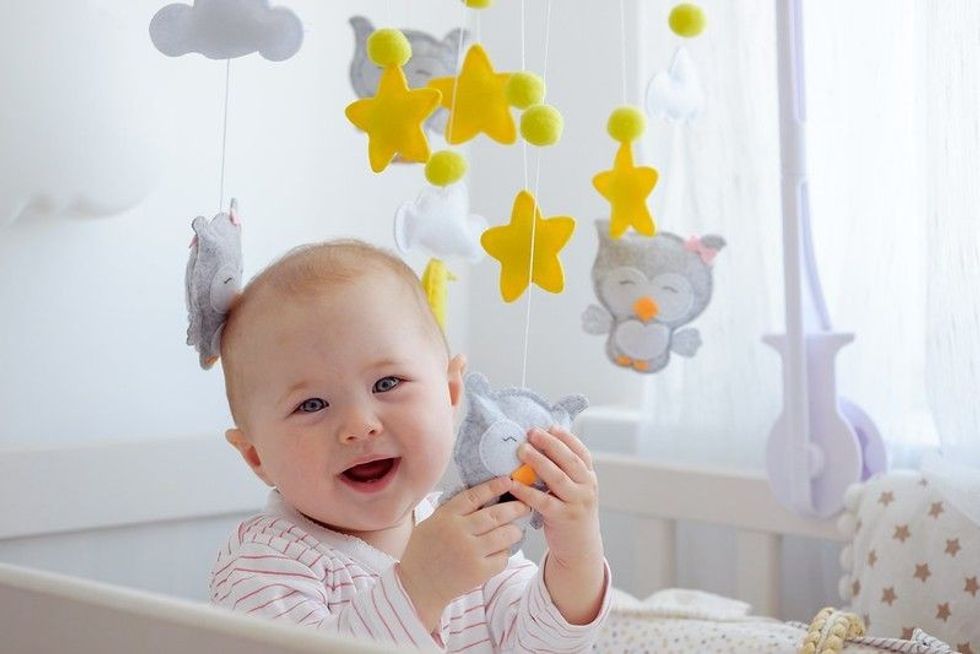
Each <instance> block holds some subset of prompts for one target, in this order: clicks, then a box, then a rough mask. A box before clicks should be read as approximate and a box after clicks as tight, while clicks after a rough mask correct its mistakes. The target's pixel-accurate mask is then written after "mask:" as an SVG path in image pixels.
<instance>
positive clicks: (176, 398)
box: [0, 0, 465, 452]
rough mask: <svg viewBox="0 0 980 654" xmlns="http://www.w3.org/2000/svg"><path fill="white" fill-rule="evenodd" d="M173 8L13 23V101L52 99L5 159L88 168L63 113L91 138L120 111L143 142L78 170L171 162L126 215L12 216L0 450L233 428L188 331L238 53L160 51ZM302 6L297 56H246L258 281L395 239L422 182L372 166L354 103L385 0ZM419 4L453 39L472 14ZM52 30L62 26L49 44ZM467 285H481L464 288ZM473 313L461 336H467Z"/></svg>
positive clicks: (396, 169) (240, 79)
mask: <svg viewBox="0 0 980 654" xmlns="http://www.w3.org/2000/svg"><path fill="white" fill-rule="evenodd" d="M163 4H164V3H163V2H161V1H158V0H140V1H134V2H125V3H121V2H112V3H109V2H104V1H101V0H85V1H84V2H72V3H15V4H14V5H12V6H11V7H9V8H8V9H7V10H6V11H5V13H4V20H3V21H0V44H2V46H0V47H3V48H4V54H5V55H9V56H4V65H3V67H0V86H2V87H3V88H4V92H3V93H4V97H5V98H7V100H6V101H5V104H6V103H7V102H10V101H11V100H14V101H16V100H15V99H17V98H26V99H25V100H24V101H25V102H29V103H30V106H31V107H33V108H34V111H32V112H31V113H29V114H28V113H27V112H24V113H22V114H18V115H17V116H16V118H17V119H18V120H20V121H22V122H21V123H20V124H19V125H16V126H14V125H11V124H9V123H8V124H7V125H5V127H4V129H3V130H0V135H3V136H4V141H0V150H2V151H4V152H5V154H4V155H3V157H2V160H3V162H4V164H5V165H4V168H6V167H7V166H17V165H18V164H20V163H22V162H23V161H24V160H25V159H27V158H28V157H27V155H26V154H18V152H11V151H10V146H11V145H12V144H14V145H16V144H18V143H19V141H18V140H15V138H14V137H17V136H18V135H19V134H23V133H25V132H31V133H34V134H36V135H37V138H38V139H39V141H37V142H35V144H34V145H35V146H36V147H39V148H43V149H44V150H45V151H46V152H47V153H48V154H49V157H47V158H46V159H45V161H46V162H47V166H48V167H49V169H48V170H47V171H44V170H41V171H36V172H35V173H34V175H33V176H31V175H25V177H26V178H27V179H28V181H30V180H32V179H33V180H40V181H38V183H39V184H40V183H41V181H43V180H44V179H48V178H50V177H52V176H53V175H56V174H57V172H58V171H62V170H65V169H66V168H67V169H70V168H71V164H74V161H67V162H66V161H65V160H67V159H71V158H72V157H77V156H80V155H79V153H78V152H77V148H76V147H75V143H74V142H69V141H68V140H64V141H60V142H54V143H52V142H48V141H47V140H46V139H45V135H46V134H52V133H55V134H60V132H59V131H58V129H57V128H56V127H55V125H56V123H55V122H53V121H56V120H60V119H69V118H70V120H72V121H74V126H73V130H72V132H71V133H72V134H75V135H76V136H77V138H78V139H82V140H84V134H85V131H86V130H89V131H92V130H95V129H96V128H98V129H104V124H103V122H102V119H101V116H102V114H104V113H109V114H110V115H112V116H114V117H115V118H117V119H118V120H119V124H118V129H119V130H120V131H121V132H123V133H124V134H125V138H124V139H120V141H119V142H118V143H115V142H114V143H111V144H107V143H101V144H99V143H96V144H94V146H93V148H92V149H90V150H88V151H86V152H85V153H84V154H85V156H86V157H87V160H86V161H85V162H84V165H83V166H76V168H80V169H81V170H84V169H85V168H86V167H107V168H108V169H109V170H114V171H115V172H120V171H122V170H123V167H121V166H119V165H118V164H117V163H116V159H115V158H114V157H115V156H117V155H118V156H123V157H124V160H125V162H127V164H128V165H129V166H131V165H132V164H131V163H130V162H140V161H150V162H152V163H153V165H147V166H146V168H147V170H146V171H143V172H141V174H140V175H139V176H138V180H139V181H140V182H141V183H143V184H145V185H146V186H147V187H148V188H149V189H150V191H149V194H148V195H147V196H146V197H145V198H144V199H143V200H142V201H141V202H140V203H139V204H138V205H137V206H135V207H134V208H132V209H130V210H128V211H125V212H124V213H122V214H119V215H115V216H112V217H109V218H78V217H74V218H73V217H66V216H56V217H40V218H39V217H37V216H33V217H32V216H27V217H23V218H21V220H19V221H18V222H16V223H14V224H13V225H11V226H9V227H6V228H0V307H2V310H0V315H2V316H3V327H2V328H0V446H2V445H13V444H21V443H24V444H26V443H60V442H76V441H85V440H93V439H133V438H149V437H152V436H157V435H167V434H178V435H179V434H188V433H201V432H209V431H210V432H214V433H215V435H216V437H220V436H219V435H220V433H221V431H222V430H223V429H224V428H226V427H227V426H229V420H230V418H229V415H228V412H227V409H226V406H225V400H224V388H223V383H222V379H221V372H220V371H219V370H217V369H212V370H211V371H208V372H204V371H202V370H200V368H199V367H198V365H197V356H196V353H195V352H194V350H193V349H192V348H190V347H188V346H187V345H185V344H184V341H185V338H186V327H187V315H186V310H185V305H184V290H183V276H184V267H185V265H186V261H187V259H186V257H187V247H188V244H189V242H190V239H191V236H192V232H191V229H190V222H191V220H192V219H193V218H194V217H195V216H196V215H199V214H203V215H206V216H208V217H210V216H212V215H213V214H214V213H215V212H216V211H217V209H218V195H219V170H220V146H221V118H222V108H223V107H222V102H223V98H224V76H225V65H224V62H215V61H211V60H208V59H205V58H203V57H201V56H199V55H187V56H184V57H180V58H176V59H170V58H167V57H164V56H163V55H161V54H160V53H158V52H157V51H156V50H155V49H154V48H153V46H152V44H151V42H150V39H149V36H148V34H147V26H148V24H149V21H150V18H151V17H152V15H153V13H154V12H155V11H156V10H157V9H159V8H160V7H161V6H162V5H163ZM288 4H289V6H290V7H291V8H292V9H293V10H294V11H295V12H296V13H297V14H298V15H299V16H300V17H301V18H302V20H303V21H304V25H305V29H306V35H305V39H304V43H303V47H302V49H301V50H300V51H299V53H298V54H297V55H296V56H295V57H293V58H292V59H290V60H288V61H285V62H281V63H270V62H267V61H266V60H265V59H262V58H261V57H259V56H258V55H251V56H248V57H245V58H241V59H236V60H234V61H232V64H231V93H230V101H229V111H228V116H229V124H228V150H227V168H226V182H225V197H226V202H227V198H228V197H229V196H232V195H233V196H235V197H237V198H238V199H239V203H240V208H241V215H242V219H243V221H244V232H243V248H244V252H245V274H246V278H248V277H251V275H253V274H254V273H255V272H257V271H258V270H259V269H261V267H263V266H264V265H266V264H267V263H269V262H270V261H271V260H272V259H273V258H274V257H276V256H278V255H279V254H281V253H282V252H284V251H285V250H287V249H288V248H290V247H292V246H294V245H297V244H299V243H302V242H307V241H313V240H320V239H325V238H331V237H337V236H354V237H358V238H363V239H366V240H368V241H371V242H373V243H377V244H381V245H385V246H388V247H393V241H392V237H391V231H392V228H391V224H392V223H391V221H392V216H393V213H394V210H395V208H396V207H397V205H398V204H399V203H401V202H402V201H404V200H407V199H413V198H414V197H415V195H416V193H417V192H418V190H419V188H420V187H421V186H422V185H423V184H424V179H423V176H422V173H421V170H420V167H419V166H398V165H395V166H392V167H390V168H389V170H388V171H386V172H385V173H384V174H383V175H380V176H376V175H374V174H373V173H371V172H370V170H369V168H368V165H367V145H366V139H365V138H364V136H363V135H362V134H359V133H357V132H356V131H355V130H354V128H353V127H352V126H351V125H350V124H349V123H348V122H347V121H346V119H345V118H344V115H343V109H344V107H345V105H346V104H347V103H348V102H350V101H351V100H352V99H353V97H354V96H353V91H352V89H351V87H350V84H349V81H348V77H347V75H348V66H349V63H350V58H351V53H352V50H353V36H352V30H351V28H350V26H349V25H348V23H347V20H348V18H349V17H350V16H351V15H353V14H355V13H359V12H360V13H365V14H366V15H368V17H369V18H371V19H372V20H373V21H374V22H375V23H376V24H379V23H382V24H383V23H384V22H385V21H386V20H387V15H388V14H387V11H386V9H385V5H384V4H383V3H381V2H372V3H364V2H353V1H350V2H339V1H337V0H331V1H330V2H322V1H319V0H306V1H303V0H296V1H292V2H289V3H288ZM414 4H415V6H414V7H413V8H412V9H411V12H410V13H411V16H410V18H411V21H412V23H413V25H414V26H417V27H420V28H422V29H426V30H429V31H431V32H433V33H435V34H438V35H442V34H444V33H445V32H446V31H448V30H449V29H450V28H451V27H452V26H453V25H454V24H455V22H456V21H457V20H458V18H457V16H456V14H455V13H454V12H451V11H447V9H448V8H453V9H455V7H454V6H453V2H451V0H442V1H440V2H429V3H424V4H423V3H414ZM407 18H409V14H408V11H406V10H405V8H404V7H401V6H398V7H396V8H395V9H394V10H393V11H392V19H393V20H394V21H395V22H398V21H399V20H405V19H407ZM37 34H46V35H48V37H47V38H46V39H45V40H43V42H42V43H41V45H40V46H37V45H34V41H35V40H36V35H37ZM52 49H53V50H52ZM90 50H97V51H96V52H95V53H92V52H90ZM78 79H81V80H83V81H82V82H81V83H79V82H78ZM85 80H89V81H85ZM92 85H95V86H96V87H97V88H98V89H99V93H100V95H99V98H89V100H91V101H90V102H88V101H87V102H80V101H79V99H78V97H77V94H76V95H73V94H72V93H68V94H67V95H66V94H65V90H66V89H68V90H69V91H71V90H75V89H85V88H88V87H90V86H92ZM98 99H101V100H102V101H103V104H101V105H100V104H99V103H98V102H97V100H98ZM66 105H67V106H69V107H74V110H73V111H67V112H66V111H64V107H65V106H66ZM86 112H88V113H86ZM5 116H6V114H5ZM75 130H77V132H76V131H75ZM5 146H6V147H5ZM119 148H122V154H119V152H120V150H119ZM52 169H53V171H54V172H52ZM18 170H19V168H18ZM154 170H155V171H156V173H155V174H154ZM5 174H6V173H5ZM76 174H80V173H78V172H77V171H76ZM120 174H121V172H120ZM69 181H71V180H69ZM66 183H67V182H66ZM2 188H3V187H0V189H2ZM11 193H13V191H11V190H9V189H8V196H7V197H6V198H5V199H4V201H0V208H4V207H5V206H6V205H5V202H7V201H8V200H9V198H10V194H11ZM110 195H111V193H110ZM0 222H2V221H0ZM412 263H413V264H414V265H415V266H416V268H417V269H418V268H419V266H420V265H421V264H422V263H423V262H421V261H416V260H413V261H412ZM453 290H454V293H456V294H457V296H458V297H464V296H465V283H460V284H458V285H457V286H456V287H454V289H453ZM459 308H460V307H458V305H457V307H453V308H452V311H453V319H452V320H451V323H452V327H451V331H450V336H451V339H452V340H453V342H454V343H455V344H460V347H461V346H462V343H463V342H464V340H465V321H464V316H463V315H462V314H461V313H460V311H459ZM229 452H230V450H229Z"/></svg>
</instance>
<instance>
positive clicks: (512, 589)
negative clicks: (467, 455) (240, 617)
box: [211, 491, 610, 654]
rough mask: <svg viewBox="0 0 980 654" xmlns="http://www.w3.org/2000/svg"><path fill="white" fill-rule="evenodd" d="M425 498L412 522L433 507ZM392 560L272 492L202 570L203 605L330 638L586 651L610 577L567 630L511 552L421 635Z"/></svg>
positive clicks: (533, 574)
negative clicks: (207, 592) (206, 585)
mask: <svg viewBox="0 0 980 654" xmlns="http://www.w3.org/2000/svg"><path fill="white" fill-rule="evenodd" d="M432 497H433V496H431V495H430V496H429V498H426V499H425V500H423V502H422V503H421V504H420V505H419V506H418V507H417V508H416V509H415V519H416V522H418V521H419V520H423V519H425V518H426V517H428V516H429V515H430V514H431V513H432V510H433V505H432V502H431V501H430V498H432ZM395 563H396V560H395V559H393V558H392V557H390V556H389V555H387V554H385V553H384V552H382V551H380V550H378V549H375V548H374V547H372V546H370V545H368V544H367V543H366V542H364V541H363V540H361V539H359V538H355V537H352V536H347V535H345V534H340V533H338V532H335V531H332V530H329V529H325V528H323V527H321V526H320V525H317V524H316V523H314V522H312V521H310V520H309V519H307V518H306V517H305V516H303V515H302V514H300V513H299V512H298V511H296V510H295V509H293V508H292V507H291V506H289V505H287V504H286V503H285V502H284V501H283V499H282V496H281V495H280V494H279V493H278V491H272V493H271V494H270V496H269V503H268V505H267V506H266V509H265V511H263V512H262V513H260V514H259V515H257V516H254V517H252V518H249V519H248V520H245V521H244V522H242V523H241V524H240V525H239V526H238V528H237V529H236V530H235V531H234V532H233V533H232V535H231V537H230V538H229V539H228V544H227V546H226V547H224V548H222V550H221V551H220V552H219V554H218V558H217V561H215V564H214V567H213V568H212V571H211V602H212V603H213V604H217V605H219V606H225V607H228V608H231V609H233V610H235V611H241V612H244V613H250V614H252V615H257V616H260V617H265V618H270V619H274V620H288V621H289V622H295V623H296V624H300V625H308V626H311V627H314V628H316V629H320V630H323V631H326V632H330V633H336V634H342V635H346V636H353V637H356V638H363V639H369V640H372V641H376V642H380V643H388V644H392V643H394V644H397V645H404V646H411V647H415V648H417V649H438V650H441V651H445V652H467V654H479V653H482V652H535V653H548V652H556V653H557V652H561V653H566V652H584V651H590V650H591V648H592V644H593V642H594V641H595V638H596V636H597V635H598V631H599V627H600V624H601V623H602V621H603V619H604V618H605V616H606V614H607V613H608V612H609V596H610V592H609V588H610V573H609V566H608V565H606V582H605V583H606V587H605V591H604V599H603V604H602V608H601V609H600V611H599V615H598V616H597V617H596V619H595V620H593V621H592V622H591V623H589V624H587V625H572V624H569V623H568V622H567V621H566V620H565V619H564V618H563V617H562V615H561V613H560V612H559V611H558V608H557V607H556V606H555V604H554V602H552V600H551V596H550V595H549V594H548V589H547V588H546V587H545V585H544V574H543V566H542V568H541V570H539V569H538V566H536V565H535V564H534V563H532V562H531V561H528V560H527V559H526V558H524V556H523V555H522V554H521V553H518V554H516V555H514V556H512V557H511V558H510V562H509V563H508V566H507V568H506V569H505V570H504V571H503V572H501V573H500V574H498V575H496V576H494V577H493V578H492V579H490V580H489V581H488V582H487V583H486V584H484V585H483V586H481V587H479V588H475V589H473V590H472V591H470V592H469V593H467V594H465V595H462V596H460V597H457V598H456V599H455V600H453V601H452V603H450V604H449V606H447V607H446V608H445V610H444V611H443V612H442V617H441V620H440V623H439V627H438V628H437V629H436V630H434V631H433V632H432V633H431V634H430V633H429V632H428V630H427V629H426V628H425V626H423V624H422V622H421V621H420V620H419V618H418V614H417V613H416V612H415V608H414V607H413V605H412V602H411V600H410V599H409V597H408V595H407V594H406V593H405V589H404V588H403V587H402V585H401V582H400V581H399V579H398V576H397V575H396V574H395Z"/></svg>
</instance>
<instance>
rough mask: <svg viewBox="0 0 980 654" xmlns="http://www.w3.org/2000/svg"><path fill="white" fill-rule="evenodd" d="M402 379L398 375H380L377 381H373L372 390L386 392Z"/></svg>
mask: <svg viewBox="0 0 980 654" xmlns="http://www.w3.org/2000/svg"><path fill="white" fill-rule="evenodd" d="M401 382H402V380H400V379H398V377H390V376H389V377H382V378H381V379H379V380H378V381H376V382H374V392H375V393H387V392H388V391H390V390H391V389H393V388H394V387H395V386H398V384H400V383H401Z"/></svg>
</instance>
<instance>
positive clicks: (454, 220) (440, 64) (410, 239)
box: [346, 0, 575, 328]
mask: <svg viewBox="0 0 980 654" xmlns="http://www.w3.org/2000/svg"><path fill="white" fill-rule="evenodd" d="M463 4H465V5H466V6H467V7H469V8H471V9H474V10H479V9H484V8H486V7H488V6H489V5H490V3H489V2H487V1H485V0H483V1H481V0H466V1H465V2H464V3H463ZM461 6H462V5H461ZM548 10H549V14H550V2H549V7H548ZM523 14H524V12H523V3H522V32H523V25H524V21H523ZM477 20H479V16H478V15H477ZM350 22H351V25H353V26H354V29H355V51H354V58H353V60H352V62H351V83H352V86H353V87H354V89H355V92H356V93H357V94H358V96H360V99H359V100H356V101H354V102H352V103H351V104H350V105H349V106H348V107H347V110H346V115H347V118H348V120H349V121H350V122H351V123H352V124H354V125H355V126H356V127H357V128H358V129H360V130H361V131H363V132H365V133H366V134H367V137H368V161H369V163H370V166H371V169H372V170H373V171H374V172H382V171H384V170H385V168H386V167H387V166H388V165H389V164H390V163H392V162H396V161H397V162H419V163H423V162H424V163H425V175H426V179H427V180H428V181H429V183H430V184H431V186H430V187H427V188H425V189H423V190H422V191H421V192H420V193H419V196H418V198H417V199H416V200H414V201H409V202H406V203H404V204H403V205H402V206H401V207H399V209H398V210H397V212H396V214H395V220H394V235H395V243H396V245H397V246H398V248H399V249H400V250H401V251H403V252H411V251H415V250H419V251H422V252H424V253H426V254H427V255H429V256H430V257H431V258H430V260H429V263H428V265H427V266H426V269H425V272H424V273H423V275H422V283H423V286H424V287H425V289H426V292H427V294H428V296H429V299H430V302H431V304H432V306H433V310H434V312H435V314H436V316H437V318H438V319H439V321H440V324H442V326H443V328H445V316H446V296H447V293H446V283H447V282H448V281H450V280H451V279H453V278H454V276H453V274H452V272H451V271H450V270H449V269H448V267H447V266H446V264H445V262H444V259H447V258H457V259H462V260H465V261H468V262H476V261H479V260H480V259H481V258H482V257H483V254H484V251H485V252H487V253H489V254H490V255H491V256H492V257H494V258H495V259H497V260H498V261H499V262H500V265H501V276H500V291H501V295H502V297H503V299H504V300H505V301H506V302H513V301H514V300H516V299H517V298H519V297H520V296H521V295H522V294H523V293H524V291H525V290H526V289H527V287H528V286H529V285H530V283H531V282H533V283H535V284H537V285H539V286H541V287H542V288H544V289H546V290H549V291H551V292H554V293H558V292H561V290H562V289H563V288H564V277H563V271H562V267H561V262H560V260H559V259H558V252H559V251H560V250H561V248H562V247H564V245H565V244H566V243H567V242H568V240H569V238H570V237H571V234H572V231H573V230H574V226H575V222H574V220H573V219H572V218H569V217H565V216H559V217H554V218H548V219H545V218H543V217H542V215H541V211H540V208H539V207H538V203H537V200H536V199H535V193H533V192H532V191H531V190H530V189H529V188H527V187H528V184H527V177H528V174H527V151H526V148H527V143H531V144H533V145H536V146H547V145H551V144H554V143H556V142H557V141H558V139H559V138H560V136H561V131H562V117H561V114H560V113H559V112H558V110H557V109H555V108H554V107H552V106H550V105H547V104H543V100H544V95H545V80H544V78H543V77H539V76H537V75H535V74H533V73H530V72H528V71H527V70H526V57H525V56H524V51H523V42H524V39H523V33H522V70H521V71H519V72H499V71H497V70H496V69H495V68H494V65H493V63H492V61H491V59H490V56H489V54H488V53H487V51H486V49H485V48H484V47H483V44H482V43H480V42H479V39H476V40H475V41H474V42H470V38H469V34H468V32H466V31H465V30H463V29H457V30H453V31H452V32H450V33H449V35H448V36H447V37H446V38H445V39H443V40H442V41H440V40H438V39H436V38H434V37H432V36H429V35H427V34H424V33H422V32H419V31H416V30H396V29H393V28H383V29H378V30H375V31H373V32H371V33H370V35H367V28H368V27H370V23H369V22H368V21H367V19H365V18H363V17H360V16H355V17H354V18H352V19H351V21H350ZM548 36H549V32H547V30H546V35H545V43H546V46H545V61H546V64H547V42H548ZM452 39H455V43H452ZM464 41H465V42H466V43H465V48H464ZM447 46H450V47H447ZM451 46H455V48H452V47H451ZM419 48H421V49H422V51H421V52H417V50H418V49H419ZM464 50H465V55H463V52H464ZM365 54H366V57H365ZM461 57H462V62H461V64H460V65H459V66H458V72H457V66H456V62H457V61H458V60H459V59H460V58H461ZM365 58H366V59H367V60H369V61H370V62H372V63H373V64H374V69H375V70H376V71H379V72H378V73H375V74H377V79H378V81H377V85H376V90H375V92H374V94H373V95H368V94H367V93H366V92H364V90H363V87H364V81H365V80H367V79H370V78H371V67H366V66H365V63H364V62H365ZM432 71H439V72H446V71H448V72H449V73H455V74H445V75H439V74H433V73H432ZM409 78H414V79H412V81H411V83H409ZM436 107H440V108H441V110H443V111H445V112H447V115H446V118H445V120H444V121H442V122H443V123H444V137H445V141H446V143H447V144H449V145H461V144H463V143H466V142H468V141H470V140H472V139H473V138H475V137H477V136H478V135H480V134H483V135H485V136H486V137H487V138H489V139H492V140H493V141H495V142H497V143H500V144H502V145H510V144H513V143H515V142H516V141H517V136H518V127H517V124H516V123H515V120H514V116H513V114H512V109H513V108H516V109H519V110H522V111H523V113H522V114H521V119H520V134H521V136H522V137H523V139H524V148H525V153H524V169H525V174H524V177H525V188H524V189H522V190H521V191H520V192H518V193H517V195H516V197H515V200H514V204H513V210H512V213H511V220H510V223H509V224H508V225H504V226H499V227H492V228H489V229H488V228H487V223H486V221H485V220H484V219H483V218H482V217H480V216H478V215H475V214H471V213H470V212H469V194H468V191H467V187H466V184H465V182H463V181H462V178H463V177H464V176H465V174H466V169H467V163H466V160H465V158H464V157H463V156H462V155H461V154H460V153H458V152H456V151H454V150H450V149H447V150H442V151H439V152H436V153H434V154H431V155H430V153H429V148H428V142H427V139H426V134H425V130H424V129H423V127H422V124H423V123H425V125H426V126H427V127H428V128H429V129H432V127H433V121H432V118H431V117H432V116H433V115H434V112H435V111H436ZM538 173H539V175H540V160H539V168H538ZM532 251H533V252H534V254H535V256H533V257H532V256H531V253H532Z"/></svg>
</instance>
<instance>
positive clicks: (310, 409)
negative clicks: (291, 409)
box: [297, 397, 327, 413]
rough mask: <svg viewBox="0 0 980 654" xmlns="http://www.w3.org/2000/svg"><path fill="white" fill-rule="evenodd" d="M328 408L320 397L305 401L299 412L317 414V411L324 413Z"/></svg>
mask: <svg viewBox="0 0 980 654" xmlns="http://www.w3.org/2000/svg"><path fill="white" fill-rule="evenodd" d="M326 408H327V403H326V402H324V401H323V400H321V399H320V398H318V397H311V398H309V399H308V400H303V403H302V404H300V405H299V408H298V409H297V410H298V411H299V412H300V413H316V412H317V411H323V410H324V409H326Z"/></svg>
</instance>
